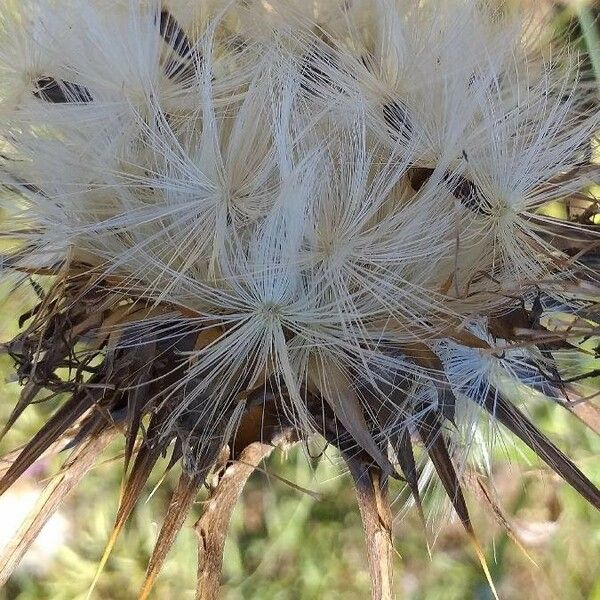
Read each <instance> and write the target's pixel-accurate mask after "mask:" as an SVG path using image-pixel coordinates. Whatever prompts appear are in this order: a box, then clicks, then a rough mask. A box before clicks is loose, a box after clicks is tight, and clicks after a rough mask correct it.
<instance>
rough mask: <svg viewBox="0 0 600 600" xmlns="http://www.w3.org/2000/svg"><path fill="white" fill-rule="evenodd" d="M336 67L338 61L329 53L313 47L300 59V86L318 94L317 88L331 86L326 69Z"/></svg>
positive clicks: (329, 69) (306, 90)
mask: <svg viewBox="0 0 600 600" xmlns="http://www.w3.org/2000/svg"><path fill="white" fill-rule="evenodd" d="M337 68H338V63H337V61H336V60H335V58H334V57H333V56H332V55H331V54H330V53H327V52H323V51H321V50H319V49H317V48H315V49H313V50H312V51H311V52H309V53H308V54H307V55H306V56H305V57H304V60H303V61H302V66H301V69H300V72H301V74H302V82H301V84H300V87H301V88H302V89H303V90H304V91H305V92H308V93H310V94H314V95H318V94H319V93H320V90H319V88H322V87H326V88H327V87H333V86H332V84H331V76H330V75H329V74H328V71H331V70H335V69H337Z"/></svg>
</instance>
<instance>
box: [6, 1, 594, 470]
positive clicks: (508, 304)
mask: <svg viewBox="0 0 600 600" xmlns="http://www.w3.org/2000/svg"><path fill="white" fill-rule="evenodd" d="M532 23H533V22H530V21H528V20H527V18H526V17H525V16H524V15H523V14H521V13H519V12H518V11H515V10H512V9H510V8H509V7H508V6H504V5H500V4H499V3H496V2H471V1H467V0H441V1H439V0H436V1H423V2H413V1H412V0H363V1H359V0H355V1H352V0H350V1H348V0H345V1H341V0H322V1H316V0H314V1H306V0H296V1H292V0H289V1H285V0H268V1H267V0H262V1H261V0H245V1H242V0H237V1H235V0H231V1H229V2H226V1H220V2H219V1H213V2H189V1H188V0H170V1H167V0H165V1H163V2H162V3H161V2H159V1H158V0H110V1H108V0H5V2H4V5H3V7H2V9H1V10H0V97H1V101H0V138H1V140H2V148H1V154H2V159H3V160H2V164H1V171H0V180H1V182H2V184H4V185H5V186H6V187H7V188H9V189H11V190H13V192H14V193H13V194H12V195H10V196H9V197H7V198H6V199H5V200H4V204H5V210H6V211H9V213H10V225H11V228H12V229H14V230H19V232H20V233H19V242H18V245H16V246H15V248H14V252H13V257H12V261H11V265H12V266H13V267H14V266H17V267H18V268H22V269H27V268H29V269H42V268H43V267H47V268H54V269H56V270H57V272H59V271H60V269H59V267H58V265H74V264H84V265H88V266H90V267H94V268H96V269H100V270H102V271H103V272H104V273H105V274H106V275H107V276H110V277H112V279H110V278H109V279H106V280H104V281H112V284H111V285H112V287H111V289H110V292H111V293H123V294H126V295H127V296H128V297H139V298H145V299H150V300H152V301H155V302H156V304H157V305H161V306H166V307H170V308H169V310H170V312H169V313H167V316H166V317H165V315H164V314H163V315H161V316H160V317H156V318H148V319H146V320H145V321H142V322H140V323H138V324H137V327H139V328H140V329H141V330H144V329H146V330H150V329H152V328H160V326H161V323H164V322H166V321H165V320H167V321H168V318H170V317H172V316H173V315H175V316H176V317H177V321H176V322H177V323H178V324H179V325H181V323H182V319H183V320H184V326H185V327H187V328H188V329H189V328H193V329H194V328H195V329H196V330H197V331H201V330H203V329H205V330H206V331H207V332H208V331H212V332H214V331H215V328H216V330H217V331H218V334H217V335H214V336H212V337H211V338H210V341H209V343H207V344H205V345H203V346H201V347H198V348H196V349H195V350H192V351H191V353H190V362H189V368H188V369H187V372H186V375H185V377H184V378H183V379H182V381H181V388H182V389H183V388H185V394H184V395H183V400H182V402H181V403H180V405H179V408H178V409H177V410H178V411H179V412H180V413H181V414H183V413H185V411H186V410H188V409H189V407H190V406H191V405H194V406H195V407H196V408H195V413H194V414H195V415H197V418H198V421H199V422H201V423H202V428H203V431H204V432H205V433H206V436H207V438H208V437H209V436H210V435H211V432H214V431H216V430H218V429H219V428H220V420H222V419H223V418H227V419H228V420H229V421H231V422H230V426H234V425H235V423H234V421H235V419H239V417H240V410H242V409H240V410H237V409H236V410H234V411H233V412H232V411H231V410H230V405H231V403H232V402H234V399H236V398H238V399H237V400H235V401H236V402H238V401H239V394H240V392H242V391H243V390H249V389H254V388H256V387H257V386H260V385H261V384H262V383H263V382H264V381H265V380H266V379H267V378H269V377H271V378H272V377H273V376H276V377H277V378H278V381H279V384H280V385H281V386H282V389H284V390H285V394H284V396H285V398H286V401H285V403H284V408H285V410H286V411H287V413H288V415H287V416H288V418H289V419H291V420H292V422H293V423H295V424H297V425H298V426H299V427H301V429H302V430H303V431H305V432H307V433H310V431H313V430H314V425H315V422H314V419H315V416H314V414H311V413H310V412H309V411H308V410H307V408H306V400H305V394H306V390H307V389H308V390H309V391H311V390H313V391H317V392H318V393H319V394H320V395H321V396H322V397H323V398H324V399H325V400H326V401H327V403H328V404H329V406H330V407H331V409H332V410H333V411H334V412H335V414H336V416H337V417H338V419H339V420H340V422H341V423H342V424H343V426H344V427H345V428H346V430H347V431H348V433H350V435H351V436H352V438H353V440H354V442H355V443H356V444H357V445H358V446H360V447H362V449H363V450H366V451H367V452H369V454H371V456H372V457H373V458H374V459H375V460H376V461H377V462H378V463H379V464H380V465H382V466H383V465H385V464H387V456H386V455H385V450H382V444H381V443H380V442H381V438H382V437H383V438H385V436H386V435H388V434H390V433H391V432H393V431H397V430H398V428H402V427H406V426H407V424H409V421H410V419H418V418H419V414H421V412H422V411H428V410H436V411H437V410H439V409H440V406H442V405H443V403H444V398H446V397H447V395H448V393H449V391H448V390H450V391H451V392H453V394H454V396H455V397H456V398H459V399H460V398H470V397H473V399H475V401H476V402H478V401H479V402H481V400H478V399H477V398H479V394H480V393H481V392H482V390H484V389H488V388H489V387H492V388H494V390H495V389H496V387H497V386H498V385H500V384H499V383H498V381H499V380H501V379H502V378H505V377H511V376H514V377H515V378H516V379H523V377H522V375H523V372H525V374H526V375H525V379H527V373H533V375H532V377H533V378H534V379H535V377H537V374H539V372H540V369H542V367H539V368H538V367H536V366H535V365H543V364H544V363H545V361H547V360H548V359H547V358H544V356H542V355H541V354H540V353H539V352H537V350H535V349H532V350H531V351H529V350H528V349H527V348H526V347H524V345H521V346H519V347H518V349H517V350H511V351H510V352H509V353H508V355H507V354H504V355H503V354H502V353H503V349H502V347H503V346H505V340H503V339H498V337H497V336H494V335H492V334H491V333H489V332H488V318H490V317H493V316H495V315H501V314H503V313H506V311H508V310H512V309H513V308H514V307H515V305H518V303H519V301H520V299H522V300H523V301H524V302H525V304H526V306H528V307H530V306H531V302H532V301H533V300H534V299H535V298H536V297H537V296H538V295H539V291H540V288H541V289H542V290H543V291H544V293H545V296H544V297H545V298H547V299H549V298H555V299H556V298H559V299H560V298H563V295H561V293H562V291H564V290H567V289H569V285H571V284H573V285H575V284H576V282H577V278H576V274H575V267H576V266H577V265H576V263H575V262H573V261H569V260H566V259H565V256H564V255H563V254H562V253H561V251H560V249H559V248H557V247H555V245H554V244H553V240H554V239H555V237H556V236H555V232H556V227H557V224H556V222H555V220H554V219H551V218H549V217H545V216H543V214H541V213H540V212H539V210H538V209H540V208H541V207H544V206H545V205H546V204H547V203H549V202H551V201H553V200H556V199H560V198H564V197H565V196H567V195H569V194H570V193H571V192H573V191H575V190H579V189H581V188H582V187H584V186H585V185H586V183H588V182H589V179H587V177H588V175H587V174H586V172H585V171H581V172H580V171H578V169H579V167H580V166H581V164H583V163H585V162H586V160H587V159H588V158H589V157H588V154H587V152H588V149H589V140H590V137H591V135H592V133H593V131H594V130H595V129H596V128H597V127H598V124H599V120H600V119H599V115H598V113H597V111H595V110H593V111H590V110H589V109H588V106H589V100H590V97H591V96H590V94H591V92H590V91H589V90H587V89H586V88H585V86H581V85H579V83H578V61H577V58H576V57H575V56H573V55H571V54H570V53H569V52H568V51H561V52H557V51H554V52H543V51H542V50H541V49H540V48H539V47H538V45H537V44H536V40H537V36H538V33H537V31H536V30H535V27H534V26H533V24H532ZM565 175H568V177H567V176H565ZM577 235H578V233H577V226H576V225H565V226H564V228H563V229H562V230H561V233H560V234H559V236H558V237H559V238H561V239H564V238H569V236H572V237H576V236H577ZM107 293H108V291H107ZM170 327H171V329H169V327H164V335H174V334H175V333H174V328H175V326H173V325H171V326H170ZM511 361H512V363H518V364H522V366H523V368H521V369H517V368H513V367H512V366H511V364H512V363H511ZM532 365H534V366H532ZM523 369H524V371H523ZM536 369H537V370H536ZM499 370H501V371H502V372H501V373H499ZM527 382H528V383H531V382H530V381H527ZM191 384H193V385H191ZM486 386H487V387H486ZM485 393H486V394H487V392H485ZM494 393H496V392H495V391H494ZM408 396H410V397H411V398H413V400H412V401H411V402H412V404H411V406H412V408H411V410H405V409H404V408H402V409H401V408H399V407H400V406H403V405H402V402H401V401H400V400H399V398H403V399H405V398H406V397H408ZM199 399H202V402H198V400H199ZM198 406H200V407H201V408H200V409H198ZM175 416H176V415H173V417H174V418H175ZM367 422H368V423H369V424H372V423H377V424H378V428H377V429H374V428H373V427H372V425H369V426H367V425H366V423H367ZM469 423H471V421H469ZM469 426H470V425H469ZM466 435H467V436H468V435H469V434H468V432H467V434H466Z"/></svg>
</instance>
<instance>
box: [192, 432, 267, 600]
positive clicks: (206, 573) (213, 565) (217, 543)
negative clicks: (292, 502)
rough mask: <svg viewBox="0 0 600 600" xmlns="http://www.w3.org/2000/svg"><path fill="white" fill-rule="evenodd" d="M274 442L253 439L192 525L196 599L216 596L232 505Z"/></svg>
mask: <svg viewBox="0 0 600 600" xmlns="http://www.w3.org/2000/svg"><path fill="white" fill-rule="evenodd" d="M273 450H274V446H272V445H270V444H265V443H262V442H253V443H251V444H249V445H248V446H246V448H244V449H243V450H242V451H241V453H240V455H239V457H238V460H237V461H235V462H233V463H232V464H230V465H229V466H228V467H227V468H226V470H225V473H224V474H223V476H222V477H221V480H220V481H219V483H218V484H217V486H216V487H215V489H214V490H213V492H212V493H211V496H210V499H209V500H208V502H207V505H206V509H205V511H204V514H203V515H202V516H201V517H200V519H199V520H198V522H197V523H196V524H195V525H194V529H195V530H196V533H197V534H198V588H197V591H196V600H216V599H217V598H218V596H219V587H220V579H221V569H222V567H223V549H224V547H225V538H226V537H227V530H228V528H229V521H230V520H231V515H232V513H233V509H234V508H235V505H236V503H237V501H238V499H239V497H240V495H241V494H242V491H243V489H244V486H245V485H246V482H247V481H248V478H249V477H250V475H252V473H253V472H254V469H255V468H256V467H257V466H258V465H259V464H260V463H261V462H262V461H263V460H264V459H265V458H267V457H268V456H269V454H271V452H272V451H273Z"/></svg>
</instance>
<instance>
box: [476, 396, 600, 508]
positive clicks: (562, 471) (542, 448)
mask: <svg viewBox="0 0 600 600" xmlns="http://www.w3.org/2000/svg"><path fill="white" fill-rule="evenodd" d="M485 408H486V410H487V411H488V412H489V413H490V415H492V416H493V417H494V418H495V419H497V420H498V421H500V423H502V425H504V426H505V427H506V428H507V429H509V430H510V431H512V432H513V433H514V434H515V435H516V436H517V437H518V438H519V439H521V440H522V441H523V442H524V443H525V444H527V446H529V447H530V448H531V449H532V450H533V451H534V452H535V453H536V454H537V455H538V456H539V457H540V458H541V459H542V460H543V461H544V462H546V463H547V464H548V466H550V467H551V468H552V469H553V470H554V471H555V472H556V473H557V474H558V475H560V476H561V477H562V478H563V479H564V480H565V481H566V482H567V483H569V484H570V485H571V486H572V487H573V488H574V489H576V490H577V491H578V492H579V493H580V494H581V495H582V496H583V497H584V498H585V499H586V500H587V501H588V502H589V503H590V504H592V505H593V506H595V507H596V508H598V509H600V490H598V488H597V487H596V486H595V485H594V484H593V483H592V482H591V481H590V480H589V479H588V478H587V477H586V476H585V475H584V474H583V473H582V472H581V471H580V470H579V469H578V468H577V467H576V466H575V464H574V463H573V462H572V461H571V460H570V459H569V458H568V457H567V456H566V455H565V454H564V453H563V452H562V450H560V449H559V448H557V447H556V446H555V445H554V444H553V443H552V442H551V441H550V440H549V439H548V438H547V437H546V436H545V435H544V434H543V433H542V432H541V431H539V429H537V427H536V426H535V425H534V424H533V423H532V422H531V421H530V420H529V419H528V418H527V417H526V416H525V415H524V414H523V413H522V412H521V411H520V410H519V409H518V408H517V407H516V406H514V405H513V404H511V403H510V402H509V401H508V400H506V399H504V398H503V397H502V396H500V394H494V393H493V392H490V393H489V394H488V395H487V397H486V399H485Z"/></svg>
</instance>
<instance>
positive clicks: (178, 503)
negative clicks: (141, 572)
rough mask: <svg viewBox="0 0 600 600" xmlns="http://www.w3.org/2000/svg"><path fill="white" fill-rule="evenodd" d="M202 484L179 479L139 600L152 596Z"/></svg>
mask: <svg viewBox="0 0 600 600" xmlns="http://www.w3.org/2000/svg"><path fill="white" fill-rule="evenodd" d="M201 483H202V480H200V479H198V478H197V477H190V476H189V475H187V474H186V473H182V475H181V477H180V478H179V485H178V486H177V489H176V490H175V491H174V492H173V495H172V496H171V501H170V503H169V508H168V509H167V514H166V515H165V520H164V521H163V524H162V527H161V529H160V533H159V534H158V539H157V540H156V544H155V546H154V550H153V551H152V556H151V557H150V562H149V563H148V568H147V570H146V577H145V579H144V583H143V585H142V590H141V592H140V595H139V600H146V599H147V598H148V596H149V595H150V592H151V591H152V588H153V587H154V582H155V581H156V577H157V576H158V574H159V573H160V570H161V568H162V565H163V563H164V560H165V558H166V556H167V554H168V552H169V550H170V549H171V546H172V545H173V542H174V541H175V538H176V537H177V534H178V533H179V531H180V530H181V528H182V527H183V523H184V522H185V518H186V517H187V515H188V514H189V512H190V510H191V508H192V506H193V504H194V500H195V499H196V496H197V495H198V490H199V489H200V485H201Z"/></svg>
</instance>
